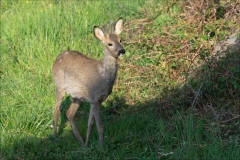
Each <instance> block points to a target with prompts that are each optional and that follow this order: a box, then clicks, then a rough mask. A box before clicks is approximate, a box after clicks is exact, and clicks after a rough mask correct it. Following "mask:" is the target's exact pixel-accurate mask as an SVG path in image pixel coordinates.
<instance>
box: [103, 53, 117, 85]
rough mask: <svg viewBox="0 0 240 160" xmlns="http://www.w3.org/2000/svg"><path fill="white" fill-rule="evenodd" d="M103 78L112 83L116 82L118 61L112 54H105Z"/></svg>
mask: <svg viewBox="0 0 240 160" xmlns="http://www.w3.org/2000/svg"><path fill="white" fill-rule="evenodd" d="M102 66H103V70H104V72H103V76H104V77H105V78H106V79H107V80H108V81H110V82H112V81H114V80H115V77H116V73H117V70H118V60H117V58H116V57H113V56H111V53H109V52H105V55H104V58H103V62H102Z"/></svg>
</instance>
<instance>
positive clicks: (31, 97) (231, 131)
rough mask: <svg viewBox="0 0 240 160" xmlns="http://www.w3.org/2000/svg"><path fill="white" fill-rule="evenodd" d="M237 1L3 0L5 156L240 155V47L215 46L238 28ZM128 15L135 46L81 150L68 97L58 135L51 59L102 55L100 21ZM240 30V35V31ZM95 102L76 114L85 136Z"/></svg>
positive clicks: (129, 47) (0, 129)
mask: <svg viewBox="0 0 240 160" xmlns="http://www.w3.org/2000/svg"><path fill="white" fill-rule="evenodd" d="M239 7H240V5H239V2H238V1H231V2H227V3H225V2H224V1H221V0H219V1H208V0H207V1H197V0H194V1H178V2H176V1H174V0H170V1H165V0H153V1H142V0H139V1H121V2H120V3H119V2H117V1H103V2H100V1H94V2H92V1H84V2H81V1H75V0H71V1H67V2H65V1H61V0H55V1H41V2H40V1H30V0H29V1H1V40H0V44H1V68H0V73H1V75H0V81H1V108H0V109H1V111H0V117H1V118H0V135H1V143H0V146H1V153H0V157H1V159H238V157H239V155H240V154H239V153H240V149H239V148H240V139H239V133H240V128H239V119H240V115H239V113H240V108H239V106H240V101H239V100H240V98H239V97H240V79H239V77H240V51H239V47H238V45H236V47H235V48H226V49H224V50H223V52H221V51H218V52H215V50H214V48H215V46H216V45H217V44H219V42H220V41H222V40H224V39H225V38H226V37H228V36H230V35H231V34H233V33H236V32H237V31H238V30H239V21H240V19H239V10H240V9H239ZM121 16H122V17H123V18H124V21H125V28H124V30H125V32H124V33H123V36H122V41H123V46H124V47H125V50H126V51H127V52H126V55H125V57H123V58H121V59H120V60H119V71H118V75H117V79H116V83H115V85H114V88H113V93H112V94H111V95H110V96H109V98H108V100H107V101H106V102H104V103H103V104H102V109H101V117H102V120H103V124H104V141H105V146H104V150H100V148H99V142H98V134H97V131H96V128H94V130H93V133H92V135H91V140H90V145H89V147H87V148H85V149H81V148H80V147H79V144H78V142H77V140H76V139H75V136H74V135H73V133H72V130H71V127H70V125H69V123H68V121H67V119H66V116H65V113H66V111H67V108H68V107H69V105H70V103H71V102H70V99H69V97H65V99H64V101H63V103H62V106H61V118H60V119H61V121H60V123H59V136H58V137H57V138H55V137H53V136H52V128H51V126H52V118H53V106H54V103H55V91H54V90H55V88H54V83H53V78H52V74H51V65H52V63H53V61H54V59H55V58H56V56H57V55H58V54H60V53H61V52H62V50H66V49H72V50H79V51H81V52H83V53H84V54H86V55H88V56H90V57H93V58H96V59H101V58H102V48H101V47H99V46H100V44H99V42H97V40H95V39H94V36H93V33H92V28H93V26H94V25H100V23H105V22H107V21H109V20H111V19H112V20H116V19H118V18H119V17H121ZM238 38H239V35H238ZM88 113H89V104H87V103H83V105H82V106H81V107H80V109H79V111H78V112H77V115H76V122H77V124H78V128H79V131H80V133H81V135H83V137H84V136H85V135H86V130H87V127H86V125H87V117H88Z"/></svg>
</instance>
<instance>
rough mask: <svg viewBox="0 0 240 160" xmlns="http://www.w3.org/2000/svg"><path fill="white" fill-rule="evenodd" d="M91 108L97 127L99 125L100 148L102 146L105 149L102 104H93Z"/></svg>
mask: <svg viewBox="0 0 240 160" xmlns="http://www.w3.org/2000/svg"><path fill="white" fill-rule="evenodd" d="M91 108H92V110H93V115H94V118H95V121H96V125H97V130H98V134H99V141H100V146H101V148H103V125H102V120H101V118H100V103H99V102H96V103H93V104H91Z"/></svg>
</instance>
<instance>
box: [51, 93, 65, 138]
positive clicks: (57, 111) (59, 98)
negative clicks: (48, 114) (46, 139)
mask: <svg viewBox="0 0 240 160" xmlns="http://www.w3.org/2000/svg"><path fill="white" fill-rule="evenodd" d="M56 95H57V100H56V105H55V110H54V119H53V134H54V136H57V125H58V117H59V115H60V105H61V103H62V99H63V97H64V95H65V91H64V90H60V89H56Z"/></svg>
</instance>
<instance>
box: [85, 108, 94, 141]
mask: <svg viewBox="0 0 240 160" xmlns="http://www.w3.org/2000/svg"><path fill="white" fill-rule="evenodd" d="M93 123H94V115H93V107H92V105H91V108H90V113H89V117H88V130H87V138H86V143H85V144H86V146H87V145H88V143H89V138H90V134H91V132H92V127H93Z"/></svg>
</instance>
